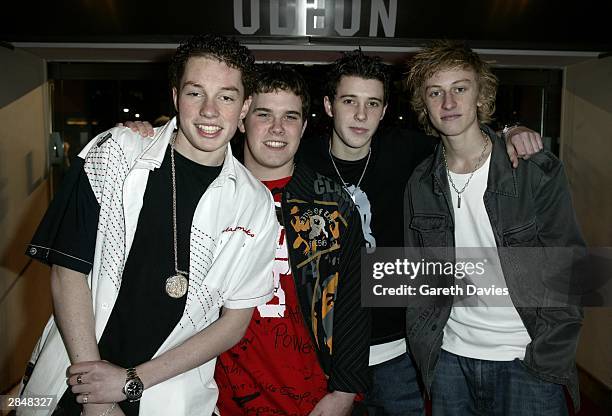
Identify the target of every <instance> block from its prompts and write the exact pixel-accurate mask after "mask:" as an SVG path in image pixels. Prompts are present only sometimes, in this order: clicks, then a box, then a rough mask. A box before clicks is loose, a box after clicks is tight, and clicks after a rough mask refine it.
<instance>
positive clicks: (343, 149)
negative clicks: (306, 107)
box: [324, 76, 387, 160]
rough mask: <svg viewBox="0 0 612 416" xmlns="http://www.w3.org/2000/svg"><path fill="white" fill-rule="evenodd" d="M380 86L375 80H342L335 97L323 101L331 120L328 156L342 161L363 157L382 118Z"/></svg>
mask: <svg viewBox="0 0 612 416" xmlns="http://www.w3.org/2000/svg"><path fill="white" fill-rule="evenodd" d="M383 99H384V86H383V83H382V82H381V81H379V80H376V79H364V78H360V77H355V76H343V77H342V78H341V79H340V82H339V83H338V86H337V88H336V96H335V97H325V99H324V104H325V112H326V113H327V115H329V116H330V117H333V119H334V132H333V136H332V152H333V153H334V155H335V156H337V157H339V158H341V159H344V160H357V159H361V158H363V157H365V156H366V155H367V154H368V151H369V149H370V144H371V140H372V136H373V135H374V133H375V132H376V129H378V124H379V123H380V121H381V120H382V118H383V117H384V115H385V111H386V109H387V106H386V105H384V100H383Z"/></svg>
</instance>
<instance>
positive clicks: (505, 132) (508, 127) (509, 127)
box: [501, 121, 521, 140]
mask: <svg viewBox="0 0 612 416" xmlns="http://www.w3.org/2000/svg"><path fill="white" fill-rule="evenodd" d="M520 126H521V123H519V122H518V121H517V122H514V123H509V124H504V127H503V128H502V131H501V134H502V137H503V138H504V139H505V140H507V139H508V134H509V133H510V132H511V131H512V130H514V129H515V128H517V127H520Z"/></svg>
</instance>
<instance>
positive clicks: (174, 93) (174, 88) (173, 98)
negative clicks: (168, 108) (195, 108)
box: [172, 87, 179, 113]
mask: <svg viewBox="0 0 612 416" xmlns="http://www.w3.org/2000/svg"><path fill="white" fill-rule="evenodd" d="M172 102H174V109H175V110H176V112H177V113H178V111H179V109H178V91H177V90H176V87H172Z"/></svg>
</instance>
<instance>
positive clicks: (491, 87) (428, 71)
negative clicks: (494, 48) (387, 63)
mask: <svg viewBox="0 0 612 416" xmlns="http://www.w3.org/2000/svg"><path fill="white" fill-rule="evenodd" d="M409 65H410V69H409V71H408V73H407V74H406V75H407V76H406V81H405V82H406V86H407V87H408V89H409V91H410V93H411V97H410V104H411V105H412V108H413V110H414V111H415V112H416V114H417V117H418V120H419V124H420V125H421V126H422V127H423V129H424V130H425V132H426V133H427V134H430V135H432V136H438V132H437V131H436V129H435V128H434V126H433V124H431V121H430V120H429V117H428V115H427V107H426V105H425V99H424V88H425V82H426V81H427V80H428V79H429V78H430V77H431V76H433V75H434V74H435V73H436V72H438V71H442V70H447V69H455V68H461V69H468V70H469V69H471V70H473V71H474V72H475V73H476V83H477V85H478V103H479V104H480V105H479V106H478V121H479V122H480V123H489V122H490V121H491V120H492V116H493V113H494V112H495V96H496V94H497V84H498V81H497V77H496V76H495V75H494V74H493V72H492V71H491V68H490V67H489V64H487V63H486V62H485V61H483V60H482V59H481V58H480V56H478V54H477V53H476V52H474V51H473V50H471V49H470V48H468V47H467V46H466V45H465V44H462V43H458V42H453V41H448V40H439V41H435V42H434V43H433V44H432V45H431V46H429V47H427V48H425V49H423V50H422V51H420V52H418V53H417V54H416V55H414V57H413V58H412V59H411V60H410V61H409Z"/></svg>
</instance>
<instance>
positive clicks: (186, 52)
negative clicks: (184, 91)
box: [168, 34, 255, 98]
mask: <svg viewBox="0 0 612 416" xmlns="http://www.w3.org/2000/svg"><path fill="white" fill-rule="evenodd" d="M191 57H212V58H214V59H217V60H219V62H223V63H224V64H226V65H227V66H229V67H230V68H235V69H238V70H239V71H240V72H241V74H242V86H243V87H244V96H245V98H246V97H248V96H249V95H251V94H252V92H253V80H254V72H255V58H254V57H253V55H252V54H251V52H250V51H249V50H248V49H247V48H246V47H244V46H242V45H240V44H239V43H238V41H236V40H235V39H233V38H227V37H225V36H221V35H214V34H206V35H198V36H193V37H191V38H189V39H187V40H185V41H184V42H182V43H181V44H180V45H179V47H178V48H177V49H176V52H175V53H174V56H172V59H171V60H170V66H169V68H168V78H169V79H170V86H171V87H173V88H176V89H177V90H179V89H180V86H181V79H182V78H183V75H184V73H185V66H186V65H187V61H188V60H189V58H191Z"/></svg>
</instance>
